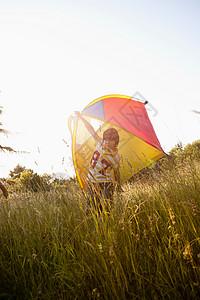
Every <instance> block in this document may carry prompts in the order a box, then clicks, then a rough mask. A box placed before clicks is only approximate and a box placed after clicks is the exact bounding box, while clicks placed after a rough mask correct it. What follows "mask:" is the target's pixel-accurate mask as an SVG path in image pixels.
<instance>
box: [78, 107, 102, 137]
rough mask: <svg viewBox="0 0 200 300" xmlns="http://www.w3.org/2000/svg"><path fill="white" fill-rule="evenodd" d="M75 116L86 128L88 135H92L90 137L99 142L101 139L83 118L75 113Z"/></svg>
mask: <svg viewBox="0 0 200 300" xmlns="http://www.w3.org/2000/svg"><path fill="white" fill-rule="evenodd" d="M75 114H76V116H77V117H78V118H79V119H80V120H81V121H82V122H83V124H84V125H85V127H86V128H87V130H88V131H89V133H90V134H91V135H92V137H93V138H94V139H95V140H100V139H101V138H100V136H98V134H97V133H96V131H95V130H94V128H93V127H92V125H91V124H90V123H89V122H88V121H87V120H86V119H85V118H83V116H82V115H81V114H80V112H78V111H75Z"/></svg>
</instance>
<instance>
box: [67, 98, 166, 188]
mask: <svg viewBox="0 0 200 300" xmlns="http://www.w3.org/2000/svg"><path fill="white" fill-rule="evenodd" d="M145 104H146V103H143V102H140V101H136V100H134V99H132V98H131V97H129V96H121V95H110V96H104V97H101V98H98V99H96V100H94V101H92V102H91V103H89V104H88V105H87V106H86V107H85V108H84V109H83V111H82V112H81V113H82V115H83V116H84V118H85V119H86V120H87V121H88V122H90V124H91V125H92V126H93V127H94V129H95V130H96V132H97V133H98V135H99V136H101V137H102V135H103V132H104V131H105V130H106V129H108V128H110V127H112V128H115V129H117V131H118V133H119V138H120V141H119V145H118V153H119V155H120V176H121V183H122V184H123V183H124V182H126V181H127V180H128V179H130V178H131V177H132V176H133V175H134V174H136V173H138V172H139V171H141V170H142V169H144V168H146V167H147V166H149V165H150V164H152V163H154V162H155V161H157V160H158V159H160V158H162V157H164V156H166V154H165V153H164V151H163V149H162V147H161V145H160V143H159V141H158V139H157V137H156V134H155V131H154V129H153V126H152V124H151V122H150V120H149V117H148V114H147V111H146V108H145ZM68 125H69V129H70V132H71V136H72V157H73V162H74V168H75V172H76V175H77V178H78V181H79V183H80V185H81V187H82V188H84V190H85V189H86V178H87V175H88V170H89V163H90V160H91V157H92V154H93V152H94V149H95V143H94V139H93V137H92V136H91V135H90V134H89V132H88V131H87V129H86V128H85V126H84V124H83V122H82V121H81V120H78V119H77V118H76V117H72V116H71V117H70V118H69V121H68Z"/></svg>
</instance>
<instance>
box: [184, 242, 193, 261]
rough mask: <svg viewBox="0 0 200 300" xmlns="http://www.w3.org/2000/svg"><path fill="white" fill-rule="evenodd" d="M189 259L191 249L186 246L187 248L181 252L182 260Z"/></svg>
mask: <svg viewBox="0 0 200 300" xmlns="http://www.w3.org/2000/svg"><path fill="white" fill-rule="evenodd" d="M191 257H192V249H191V247H190V245H188V246H187V247H185V251H184V252H183V258H184V259H187V260H190V258H191Z"/></svg>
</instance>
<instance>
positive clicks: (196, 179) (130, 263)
mask: <svg viewBox="0 0 200 300" xmlns="http://www.w3.org/2000/svg"><path fill="white" fill-rule="evenodd" d="M114 204H115V205H114V208H113V210H112V211H111V213H110V214H107V213H106V212H103V213H102V214H101V215H99V216H97V215H96V214H95V212H94V211H92V212H91V214H90V215H86V214H85V198H84V196H83V194H82V191H81V190H80V188H79V187H78V186H77V184H76V183H72V184H71V185H70V186H69V187H68V189H66V190H59V189H51V190H50V191H48V192H39V193H30V192H29V193H26V194H25V193H20V192H17V193H16V194H14V193H12V194H10V196H9V199H7V200H4V199H3V198H1V205H0V299H120V300H121V299H199V295H200V278H199V277H200V218H199V213H200V169H199V165H197V164H192V163H188V162H186V163H185V164H184V166H183V167H182V168H181V167H179V168H172V170H170V171H169V169H167V168H166V169H163V171H162V172H160V173H159V172H155V173H152V174H151V176H150V177H149V178H148V179H146V180H145V181H144V180H138V181H136V182H134V183H127V184H125V185H124V186H123V192H122V193H120V194H116V195H115V199H114Z"/></svg>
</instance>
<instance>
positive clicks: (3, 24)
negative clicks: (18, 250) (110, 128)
mask: <svg viewBox="0 0 200 300" xmlns="http://www.w3.org/2000/svg"><path fill="white" fill-rule="evenodd" d="M199 15H200V2H199V1H198V0H187V1H186V0H175V1H174V0H173V1H172V0H168V1H164V0H159V1H156V0H140V1H138V0H123V1H119V0H101V1H97V0H27V1H25V0H24V1H20V0H0V43H1V46H0V90H1V92H0V105H1V106H3V110H4V115H3V116H1V121H2V122H3V125H4V128H5V129H8V130H10V131H11V132H12V134H11V135H9V136H8V138H6V137H4V136H3V135H2V134H1V136H0V144H1V145H7V146H12V147H13V148H14V149H16V150H22V151H28V152H30V153H29V154H18V155H15V154H3V153H0V177H2V176H5V177H6V176H7V175H8V174H9V171H10V170H13V169H14V167H15V166H16V165H17V164H18V163H19V164H21V165H23V166H25V167H27V168H31V169H33V170H34V171H35V172H38V173H39V174H43V173H48V174H51V173H53V172H54V173H56V172H68V173H69V174H70V175H71V174H72V169H73V168H72V166H71V162H70V161H71V160H70V157H71V149H70V147H66V144H65V143H64V142H63V140H62V139H64V140H66V141H67V142H68V143H69V145H70V142H71V141H70V134H69V131H68V127H67V121H68V117H69V116H70V115H71V114H72V113H73V112H74V111H75V110H79V111H81V110H82V109H83V108H84V107H85V106H86V105H87V104H88V103H89V102H90V101H92V100H94V99H96V98H98V97H101V96H104V95H110V94H122V95H128V96H132V95H134V94H135V93H136V92H139V93H140V94H141V95H143V97H145V98H146V99H147V100H148V101H149V103H150V105H151V106H149V108H148V107H147V109H149V111H148V112H149V116H150V119H151V121H152V123H153V126H154V129H155V131H156V133H157V136H158V138H159V140H160V142H161V145H162V147H163V148H164V150H165V151H166V152H167V151H169V150H170V149H171V148H172V147H174V146H175V144H177V143H178V142H182V143H183V144H184V145H186V144H187V143H191V142H193V141H195V140H198V139H199V129H200V114H197V113H194V112H192V110H196V111H200V101H199V98H200V96H199V95H200V84H199V83H200V18H199ZM152 107H153V108H154V109H152ZM154 110H156V111H157V114H156V115H155V113H154V112H155V111H154Z"/></svg>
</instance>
